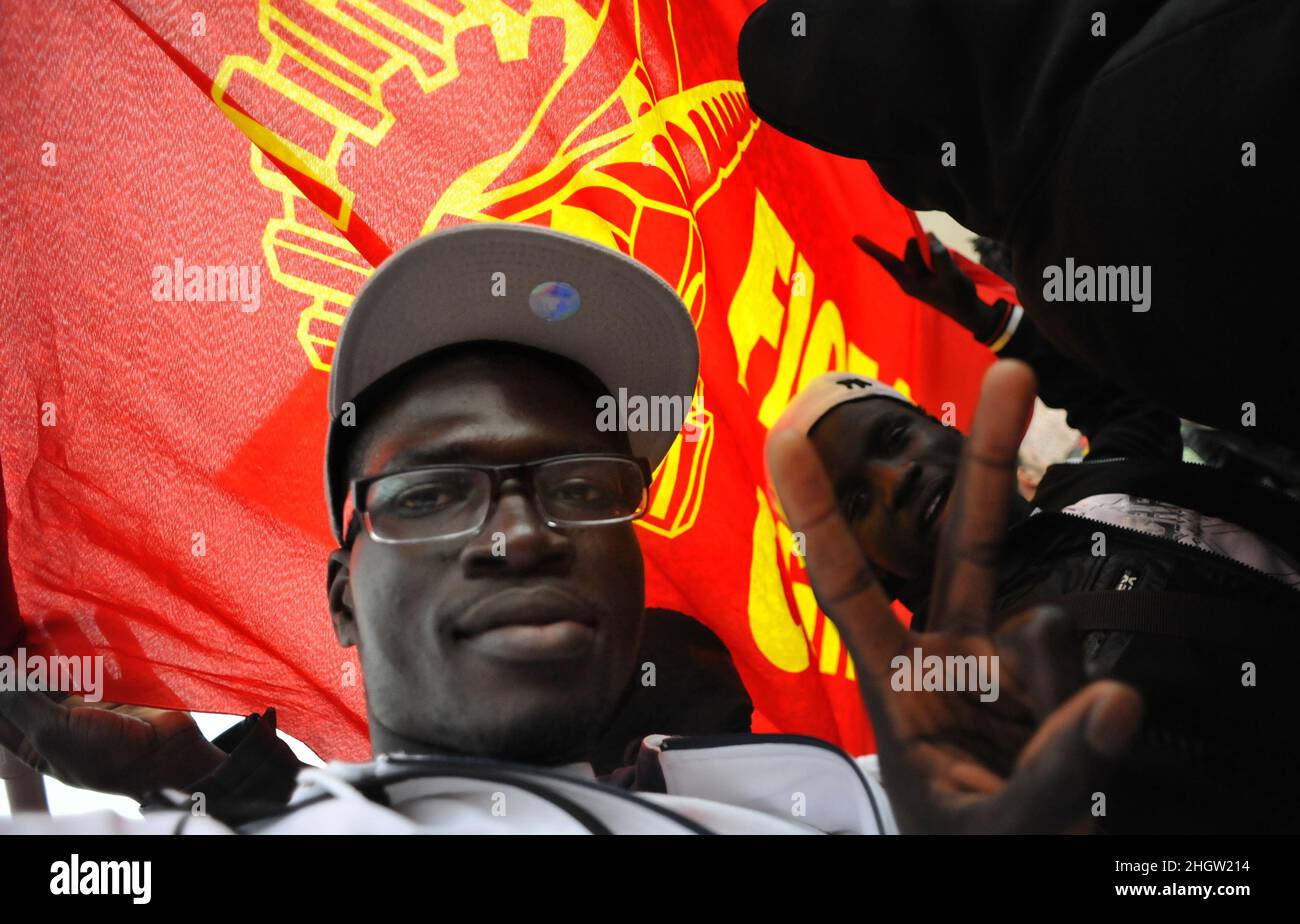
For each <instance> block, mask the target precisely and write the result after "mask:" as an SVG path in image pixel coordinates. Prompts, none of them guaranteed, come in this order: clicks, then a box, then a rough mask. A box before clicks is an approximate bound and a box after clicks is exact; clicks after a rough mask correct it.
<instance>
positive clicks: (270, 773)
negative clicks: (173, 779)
mask: <svg viewBox="0 0 1300 924" xmlns="http://www.w3.org/2000/svg"><path fill="white" fill-rule="evenodd" d="M212 743H213V744H215V745H216V746H217V747H219V748H220V749H221V750H223V751H225V752H226V754H227V755H229V756H228V757H227V758H226V759H225V760H224V761H223V762H222V763H221V764H219V765H218V766H217V768H216V769H215V770H213V771H212V772H211V773H209V774H208V775H207V776H205V777H203V778H202V779H199V780H196V781H195V782H193V783H192V784H190V785H189V786H187V787H186V789H187V791H188V793H189V794H191V795H193V794H196V793H202V794H203V796H204V799H205V801H206V806H205V811H206V812H207V814H209V815H211V816H212V817H214V818H218V819H220V820H222V821H227V820H238V819H239V818H241V817H242V816H243V815H244V814H246V813H250V812H251V813H253V814H256V813H258V812H261V811H265V810H266V809H268V808H271V807H275V806H281V805H284V804H286V803H287V802H288V801H289V797H290V796H291V795H292V794H293V790H294V786H295V780H296V778H297V776H298V771H299V770H300V769H301V768H302V767H304V766H306V764H303V763H302V762H301V761H299V760H298V758H296V757H294V756H293V751H292V750H291V749H290V748H289V745H288V744H286V743H285V742H284V740H283V739H282V738H280V737H279V736H278V735H277V734H276V733H275V709H273V708H271V709H267V710H266V714H265V715H258V714H257V713H256V712H255V713H253V714H252V715H250V716H247V717H245V718H244V720H243V721H242V722H240V723H239V724H238V725H234V726H232V727H230V728H228V729H226V730H225V731H224V732H222V733H221V734H220V735H218V736H217V737H216V739H214V741H213V742H212ZM142 807H143V808H146V809H147V808H159V807H172V803H171V801H170V800H168V799H166V798H165V797H163V796H162V795H161V794H158V795H156V796H155V797H152V798H149V799H146V800H145V801H144V803H142Z"/></svg>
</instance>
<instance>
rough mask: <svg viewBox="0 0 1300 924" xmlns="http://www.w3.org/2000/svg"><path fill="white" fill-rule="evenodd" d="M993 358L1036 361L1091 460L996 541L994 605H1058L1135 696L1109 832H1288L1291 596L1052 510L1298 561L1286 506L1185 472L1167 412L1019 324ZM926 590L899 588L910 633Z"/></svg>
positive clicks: (1192, 468) (1294, 601)
mask: <svg viewBox="0 0 1300 924" xmlns="http://www.w3.org/2000/svg"><path fill="white" fill-rule="evenodd" d="M1000 355H1001V356H1002V357H1005V358H1014V359H1020V360H1023V361H1025V362H1027V363H1029V364H1030V365H1031V366H1032V367H1033V368H1034V371H1035V373H1036V374H1037V375H1038V378H1039V395H1040V397H1041V398H1042V399H1043V400H1044V402H1045V403H1047V404H1050V405H1052V406H1056V407H1061V408H1064V409H1065V410H1066V412H1067V421H1068V422H1069V423H1070V425H1071V426H1073V427H1075V428H1076V429H1079V430H1080V431H1082V432H1083V433H1084V435H1085V436H1087V437H1088V440H1089V447H1090V451H1089V455H1088V457H1087V460H1086V461H1083V462H1079V463H1067V464H1059V465H1053V466H1051V467H1049V468H1048V470H1047V472H1046V474H1045V475H1044V476H1043V479H1042V481H1041V482H1040V484H1039V486H1038V489H1037V492H1036V494H1035V497H1034V504H1035V506H1036V507H1037V508H1038V510H1037V512H1036V513H1035V514H1034V515H1032V516H1030V517H1028V518H1027V519H1026V520H1024V521H1023V522H1020V523H1018V524H1017V525H1015V526H1013V527H1012V528H1011V529H1010V530H1009V531H1008V534H1007V540H1006V544H1005V546H1004V548H1003V554H1002V560H1001V572H1002V577H1001V580H1000V582H999V586H998V592H997V603H996V606H997V611H998V612H999V613H1000V614H1001V615H1002V616H1006V617H1010V616H1012V615H1014V614H1016V613H1019V612H1023V611H1024V610H1026V609H1028V608H1029V607H1032V606H1034V605H1038V604H1043V603H1047V604H1056V605H1060V606H1062V607H1063V608H1064V609H1065V610H1066V612H1067V613H1068V614H1069V615H1070V617H1071V619H1072V621H1073V622H1074V624H1075V626H1076V628H1077V629H1078V632H1079V638H1080V643H1081V646H1082V648H1083V654H1084V659H1085V665H1086V670H1087V672H1088V674H1089V675H1090V676H1094V677H1100V676H1107V677H1112V678H1115V679H1119V680H1123V681H1126V682H1128V683H1131V684H1133V685H1134V686H1136V687H1137V688H1138V689H1139V690H1141V691H1142V694H1143V697H1144V700H1145V705H1146V721H1145V724H1144V731H1143V735H1142V738H1141V741H1140V744H1139V745H1138V747H1137V748H1136V749H1135V751H1134V753H1133V754H1132V755H1131V757H1130V759H1129V760H1128V761H1126V763H1125V765H1124V770H1123V772H1121V773H1120V774H1119V775H1118V776H1117V777H1116V779H1115V780H1114V781H1113V782H1112V785H1111V786H1110V787H1109V789H1108V791H1107V793H1106V796H1107V807H1106V812H1107V814H1106V817H1105V818H1102V819H1099V821H1101V822H1102V824H1103V827H1104V828H1105V829H1107V830H1111V831H1116V832H1132V831H1186V832H1199V831H1256V830H1277V831H1297V830H1300V797H1298V796H1297V790H1296V788H1295V786H1294V782H1293V780H1294V778H1295V775H1296V773H1297V772H1300V747H1297V745H1296V742H1295V740H1294V738H1293V736H1292V735H1291V734H1290V731H1289V729H1290V725H1291V723H1292V722H1293V721H1294V719H1293V716H1294V715H1296V714H1297V709H1300V696H1298V695H1297V693H1296V691H1295V687H1294V685H1293V684H1292V682H1291V679H1290V678H1291V677H1292V676H1293V674H1294V671H1293V667H1292V663H1291V659H1292V658H1293V657H1295V653H1296V652H1297V642H1298V641H1300V638H1298V637H1297V631H1296V627H1297V626H1300V593H1298V592H1297V591H1296V590H1293V589H1292V588H1291V587H1289V586H1287V585H1285V584H1283V583H1282V582H1281V581H1279V580H1277V579H1276V578H1274V577H1270V576H1268V575H1266V574H1264V573H1262V572H1260V571H1257V570H1255V569H1253V568H1251V567H1249V566H1247V565H1244V564H1241V563H1239V562H1237V561H1235V560H1233V559H1230V558H1227V557H1224V556H1219V555H1216V554H1214V553H1211V552H1207V551H1203V550H1201V549H1198V548H1194V547H1192V546H1189V545H1183V544H1180V543H1178V542H1175V541H1173V540H1170V539H1165V538H1162V537H1158V536H1152V535H1148V534H1145V533H1140V532H1137V531H1134V530H1129V529H1125V528H1122V527H1117V526H1113V525H1109V524H1103V523H1099V522H1096V521H1093V520H1087V519H1084V518H1082V517H1078V516H1074V515H1070V514H1066V513H1062V512H1061V511H1063V510H1064V509H1065V508H1067V507H1069V506H1070V505H1072V504H1074V503H1076V502H1077V501H1079V500H1082V499H1083V498H1085V497H1089V496H1093V495H1097V494H1128V495H1132V496H1134V497H1142V498H1148V499H1153V500H1158V501H1162V502H1164V503H1167V504H1173V505H1175V506H1179V507H1184V508H1187V509H1189V510H1195V511H1198V512H1200V513H1203V514H1208V515H1210V516H1214V517H1218V518H1220V519H1222V520H1225V521H1227V522H1229V523H1232V524H1234V525H1237V526H1240V527H1242V528H1243V529H1247V530H1249V531H1251V532H1253V533H1254V534H1255V535H1257V536H1259V537H1261V538H1263V539H1266V540H1268V541H1269V542H1271V543H1273V544H1274V545H1275V546H1277V547H1278V548H1280V549H1281V550H1282V551H1284V552H1286V553H1288V554H1289V555H1290V556H1291V557H1292V558H1293V559H1295V560H1297V561H1300V503H1297V502H1296V501H1295V500H1293V499H1292V498H1291V497H1289V496H1288V495H1286V494H1283V493H1281V492H1278V491H1274V490H1272V489H1269V488H1266V487H1263V486H1261V485H1258V484H1255V483H1253V482H1250V481H1247V480H1245V479H1242V478H1239V477H1236V476H1233V475H1229V474H1227V473H1225V472H1222V471H1220V470H1218V469H1213V468H1210V467H1208V466H1204V465H1194V464H1188V463H1184V462H1182V461H1181V456H1182V445H1181V441H1180V439H1179V429H1178V425H1179V422H1178V418H1177V417H1175V416H1174V415H1173V414H1171V413H1169V412H1167V411H1164V410H1162V409H1160V408H1157V407H1155V406H1153V405H1151V404H1150V403H1149V402H1145V401H1142V400H1141V399H1138V398H1134V397H1132V396H1130V395H1128V394H1126V393H1125V392H1123V391H1122V390H1121V389H1119V388H1118V387H1116V386H1115V385H1113V384H1110V383H1108V382H1105V381H1102V380H1101V379H1100V378H1098V377H1097V376H1096V375H1094V374H1092V373H1090V372H1088V370H1086V369H1084V368H1083V367H1081V366H1079V365H1077V364H1074V363H1072V362H1070V361H1069V360H1067V359H1065V358H1064V357H1061V356H1060V355H1059V354H1057V353H1056V352H1055V350H1054V349H1053V348H1052V347H1051V345H1050V344H1048V343H1047V342H1046V341H1045V340H1044V339H1043V338H1042V337H1041V336H1040V335H1039V334H1038V332H1037V330H1036V329H1035V327H1034V325H1033V323H1032V322H1031V321H1030V320H1029V319H1028V317H1025V318H1023V319H1022V321H1021V324H1020V326H1019V328H1018V329H1017V330H1016V333H1015V335H1014V336H1013V337H1012V338H1011V340H1010V341H1009V342H1008V343H1007V345H1006V346H1005V347H1003V349H1002V350H1001V351H1000ZM1099 539H1100V540H1101V541H1100V542H1099ZM1099 552H1101V553H1103V554H1099ZM927 593H928V587H923V586H913V587H908V588H905V589H904V591H903V593H902V594H901V595H900V596H901V597H902V599H903V602H904V603H906V604H907V605H908V606H909V607H910V608H911V609H912V611H913V614H914V617H915V622H914V624H915V625H919V626H924V623H925V610H926V599H925V598H926V594H927ZM1154 794H1158V796H1159V797H1158V798H1153V795H1154Z"/></svg>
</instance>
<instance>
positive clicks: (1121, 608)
mask: <svg viewBox="0 0 1300 924" xmlns="http://www.w3.org/2000/svg"><path fill="white" fill-rule="evenodd" d="M1042 605H1055V606H1059V607H1061V608H1062V609H1063V610H1065V612H1066V614H1067V615H1068V616H1069V617H1070V620H1071V621H1072V622H1073V623H1074V625H1075V628H1077V629H1078V630H1079V631H1080V632H1097V631H1103V632H1136V633H1142V634H1145V635H1170V636H1176V637H1179V638H1188V639H1194V640H1197V641H1206V642H1213V643H1228V644H1234V645H1240V644H1242V643H1247V642H1249V643H1253V644H1260V643H1261V640H1267V644H1269V645H1270V646H1272V645H1275V644H1282V643H1285V641H1289V642H1291V643H1294V641H1295V640H1296V636H1297V635H1300V623H1298V622H1297V620H1296V617H1295V614H1293V613H1292V614H1287V613H1284V612H1280V611H1277V610H1272V609H1267V608H1263V607H1261V606H1260V605H1259V604H1258V602H1257V601H1244V602H1238V601H1234V600H1226V599H1224V598H1222V597H1206V596H1202V595H1199V594H1185V593H1177V592H1172V591H1160V592H1151V593H1144V592H1142V591H1113V590H1099V591H1081V592H1079V593H1070V594H1049V595H1045V596H1041V597H1034V598H1032V599H1030V600H1028V601H1026V602H1025V603H1023V604H1018V606H1017V608H1018V609H1024V608H1027V607H1030V606H1042ZM1284 640H1285V641H1284Z"/></svg>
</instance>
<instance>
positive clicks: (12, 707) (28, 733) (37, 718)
mask: <svg viewBox="0 0 1300 924" xmlns="http://www.w3.org/2000/svg"><path fill="white" fill-rule="evenodd" d="M70 715H71V713H70V712H69V711H68V709H67V707H66V706H63V705H61V704H60V703H56V702H55V701H54V700H53V699H51V698H50V697H48V696H46V695H45V694H44V693H0V717H3V719H5V720H8V724H9V725H11V726H12V727H13V728H15V729H17V730H18V731H19V732H21V733H22V735H23V737H25V738H27V739H29V740H32V741H34V740H35V739H36V738H37V737H39V736H42V735H47V734H50V733H51V732H57V731H63V730H66V729H67V727H68V720H69V716H70Z"/></svg>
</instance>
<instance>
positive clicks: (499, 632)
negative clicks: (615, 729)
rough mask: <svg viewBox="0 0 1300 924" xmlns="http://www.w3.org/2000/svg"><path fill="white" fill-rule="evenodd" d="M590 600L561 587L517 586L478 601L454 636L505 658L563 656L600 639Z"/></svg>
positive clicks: (479, 650)
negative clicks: (597, 634) (587, 600)
mask: <svg viewBox="0 0 1300 924" xmlns="http://www.w3.org/2000/svg"><path fill="white" fill-rule="evenodd" d="M596 623H597V620H596V614H595V612H594V610H593V608H592V607H591V605H590V604H588V603H586V602H585V601H583V600H581V599H580V598H578V597H577V596H576V595H574V594H572V593H569V592H568V591H565V590H561V589H559V588H555V587H527V588H526V587H512V588H509V589H507V590H502V591H498V592H496V593H494V594H491V595H489V596H487V597H483V598H481V599H479V600H477V601H475V602H474V604H473V605H471V606H470V607H469V608H468V609H467V610H466V611H465V613H464V614H463V615H462V616H461V617H460V618H459V619H457V620H456V621H455V623H454V625H453V627H452V636H453V638H454V639H455V640H456V641H458V642H460V643H461V644H464V645H466V646H468V647H469V648H471V649H472V650H474V651H476V652H477V653H479V654H481V655H484V656H486V657H491V658H499V659H501V660H504V661H517V662H527V661H557V660H564V659H568V658H579V657H582V656H583V655H586V654H588V653H589V652H590V651H591V649H592V647H593V646H594V645H595V642H596Z"/></svg>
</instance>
